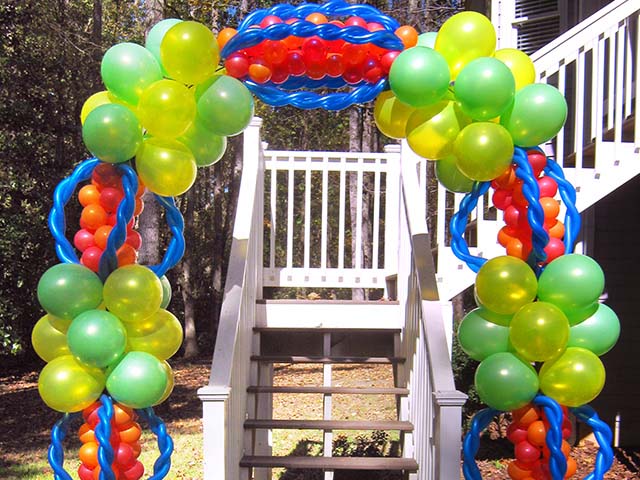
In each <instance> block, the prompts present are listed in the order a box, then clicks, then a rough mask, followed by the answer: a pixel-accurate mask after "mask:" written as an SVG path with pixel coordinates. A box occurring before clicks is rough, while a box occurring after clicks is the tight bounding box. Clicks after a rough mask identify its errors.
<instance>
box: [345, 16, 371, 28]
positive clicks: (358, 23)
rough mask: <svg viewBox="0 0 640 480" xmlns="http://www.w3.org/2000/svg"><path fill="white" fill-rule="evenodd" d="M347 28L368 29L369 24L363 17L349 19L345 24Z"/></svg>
mask: <svg viewBox="0 0 640 480" xmlns="http://www.w3.org/2000/svg"><path fill="white" fill-rule="evenodd" d="M344 24H345V26H347V27H362V28H367V22H366V20H364V19H363V18H361V17H349V18H347V19H346V20H345V22H344Z"/></svg>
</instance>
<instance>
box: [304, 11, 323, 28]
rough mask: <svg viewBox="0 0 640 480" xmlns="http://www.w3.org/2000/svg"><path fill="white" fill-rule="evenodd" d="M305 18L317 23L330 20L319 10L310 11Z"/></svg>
mask: <svg viewBox="0 0 640 480" xmlns="http://www.w3.org/2000/svg"><path fill="white" fill-rule="evenodd" d="M305 20H306V21H307V22H311V23H315V24H316V25H319V24H321V23H327V22H328V20H327V17H325V16H324V15H323V14H321V13H318V12H315V13H310V14H309V15H307V17H306V18H305Z"/></svg>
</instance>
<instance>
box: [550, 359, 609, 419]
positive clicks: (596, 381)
mask: <svg viewBox="0 0 640 480" xmlns="http://www.w3.org/2000/svg"><path fill="white" fill-rule="evenodd" d="M605 376H606V375H605V369H604V365H602V362H601V361H600V359H599V358H598V356H597V355H596V354H594V353H593V352H590V351H589V350H586V349H584V348H577V347H570V348H567V349H566V350H565V352H564V353H563V354H562V355H560V356H559V357H557V358H555V359H553V360H551V361H548V362H545V363H544V365H543V366H542V368H541V369H540V389H541V390H542V393H544V394H545V395H547V396H549V397H551V398H553V399H554V400H555V401H557V402H558V403H559V404H561V405H566V406H568V407H579V406H581V405H584V404H586V403H589V402H590V401H591V400H593V399H594V398H596V397H597V396H598V394H599V393H600V391H601V390H602V388H603V387H604V381H605Z"/></svg>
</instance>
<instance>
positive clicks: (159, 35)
mask: <svg viewBox="0 0 640 480" xmlns="http://www.w3.org/2000/svg"><path fill="white" fill-rule="evenodd" d="M181 21H182V20H179V19H177V18H165V19H164V20H161V21H159V22H158V23H156V24H155V25H154V26H153V27H152V28H151V30H149V33H147V39H146V40H145V42H144V46H145V48H146V49H147V50H149V51H150V52H151V54H152V55H153V57H154V58H155V59H156V61H157V62H158V64H159V65H160V68H162V73H163V74H164V76H165V77H168V76H169V74H168V73H167V72H166V70H165V69H164V66H163V65H162V59H161V58H160V44H161V43H162V39H163V38H164V35H165V33H167V31H168V30H169V29H170V28H171V27H173V26H174V25H175V24H176V23H180V22H181Z"/></svg>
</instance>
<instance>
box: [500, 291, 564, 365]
mask: <svg viewBox="0 0 640 480" xmlns="http://www.w3.org/2000/svg"><path fill="white" fill-rule="evenodd" d="M509 338H510V340H511V344H512V345H513V347H514V348H515V350H516V352H518V354H519V355H520V356H521V357H522V358H523V359H525V360H528V361H530V362H546V361H547V360H550V359H552V358H553V357H556V356H557V355H559V354H560V353H562V352H563V351H564V349H565V348H566V346H567V340H569V320H567V317H566V316H565V314H564V313H562V310H560V309H559V308H558V307H556V306H555V305H553V304H551V303H546V302H533V303H529V304H527V305H525V306H523V307H522V308H521V309H520V310H518V311H517V312H516V314H515V315H514V316H513V319H512V320H511V324H510V325H509Z"/></svg>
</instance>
